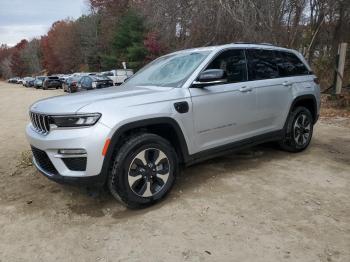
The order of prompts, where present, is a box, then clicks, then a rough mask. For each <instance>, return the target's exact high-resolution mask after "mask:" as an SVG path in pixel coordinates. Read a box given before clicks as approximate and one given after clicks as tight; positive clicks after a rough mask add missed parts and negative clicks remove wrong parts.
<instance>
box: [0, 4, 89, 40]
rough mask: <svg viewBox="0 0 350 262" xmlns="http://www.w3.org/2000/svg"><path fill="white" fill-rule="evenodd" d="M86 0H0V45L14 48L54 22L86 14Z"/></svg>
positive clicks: (42, 32) (42, 33) (40, 33)
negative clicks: (22, 40)
mask: <svg viewBox="0 0 350 262" xmlns="http://www.w3.org/2000/svg"><path fill="white" fill-rule="evenodd" d="M85 3H86V0H0V44H8V45H10V46H13V45H15V44H16V43H18V42H19V41H20V40H21V39H27V40H30V39H32V38H34V37H37V36H40V35H44V34H45V33H47V31H48V30H49V28H50V26H51V25H52V23H53V22H55V21H57V20H61V19H65V18H67V17H70V18H74V19H76V18H78V17H79V16H81V15H82V14H83V13H84V12H86V9H87V7H86V4H85Z"/></svg>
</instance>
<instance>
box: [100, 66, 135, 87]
mask: <svg viewBox="0 0 350 262" xmlns="http://www.w3.org/2000/svg"><path fill="white" fill-rule="evenodd" d="M133 74H134V71H133V70H132V69H117V70H111V71H107V72H102V75H105V76H108V77H109V78H110V79H111V80H112V81H113V85H121V84H122V83H124V81H125V80H126V79H128V78H129V77H130V76H132V75H133Z"/></svg>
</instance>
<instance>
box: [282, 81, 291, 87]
mask: <svg viewBox="0 0 350 262" xmlns="http://www.w3.org/2000/svg"><path fill="white" fill-rule="evenodd" d="M282 85H284V86H291V85H293V83H291V82H289V81H284V82H283V83H282Z"/></svg>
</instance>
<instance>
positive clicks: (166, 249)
mask: <svg viewBox="0 0 350 262" xmlns="http://www.w3.org/2000/svg"><path fill="white" fill-rule="evenodd" d="M61 94H63V91H62V90H48V91H43V90H35V89H33V88H24V87H20V86H18V85H12V84H6V83H3V82H0V115H1V122H0V149H1V150H0V192H1V195H0V232H1V234H0V261H152V262H153V261H269V262H271V261H313V262H314V261H327V262H329V261H344V262H348V261H350V189H349V188H350V120H349V119H348V118H335V119H334V118H327V119H322V118H321V120H320V121H319V122H318V124H317V125H316V127H315V133H314V138H313V141H312V143H311V146H310V147H309V148H308V149H307V150H306V151H305V152H303V153H299V154H289V153H284V152H281V151H279V150H277V149H276V148H274V147H273V146H270V145H264V146H259V147H256V148H253V149H251V150H247V151H244V152H241V153H239V154H234V155H227V156H225V157H221V158H216V159H213V160H210V161H206V162H204V163H201V164H198V165H195V166H192V167H190V168H187V169H185V170H184V171H183V172H182V175H181V176H180V177H179V179H178V180H177V183H176V186H175V187H174V189H173V191H172V192H171V193H170V194H169V196H168V197H167V199H165V201H163V202H161V203H160V204H158V205H156V206H153V207H151V208H148V209H143V210H137V211H133V210H128V209H126V208H124V207H123V206H122V205H120V204H119V203H118V202H116V201H115V200H114V199H113V198H112V197H111V196H110V195H109V194H108V193H102V194H101V195H100V196H91V195H89V194H88V193H87V192H86V190H85V189H79V188H74V187H69V186H63V185H59V184H56V183H54V182H51V181H49V180H47V179H46V178H44V177H42V176H41V175H40V174H39V173H38V172H37V171H36V170H35V169H34V168H33V167H32V166H31V164H30V153H29V145H28V144H27V142H26V140H25V135H24V128H25V125H26V123H27V122H28V114H27V110H28V107H29V105H30V104H31V103H33V102H34V101H36V100H38V99H41V98H45V97H48V96H53V95H61Z"/></svg>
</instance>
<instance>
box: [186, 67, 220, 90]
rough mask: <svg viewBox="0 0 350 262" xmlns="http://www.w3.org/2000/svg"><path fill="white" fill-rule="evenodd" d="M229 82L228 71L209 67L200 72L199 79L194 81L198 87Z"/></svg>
mask: <svg viewBox="0 0 350 262" xmlns="http://www.w3.org/2000/svg"><path fill="white" fill-rule="evenodd" d="M223 83H227V79H226V73H225V71H224V70H222V69H208V70H205V71H203V72H202V73H200V75H199V76H198V78H197V80H196V81H194V82H193V85H194V86H196V87H204V86H208V85H217V84H223Z"/></svg>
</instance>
